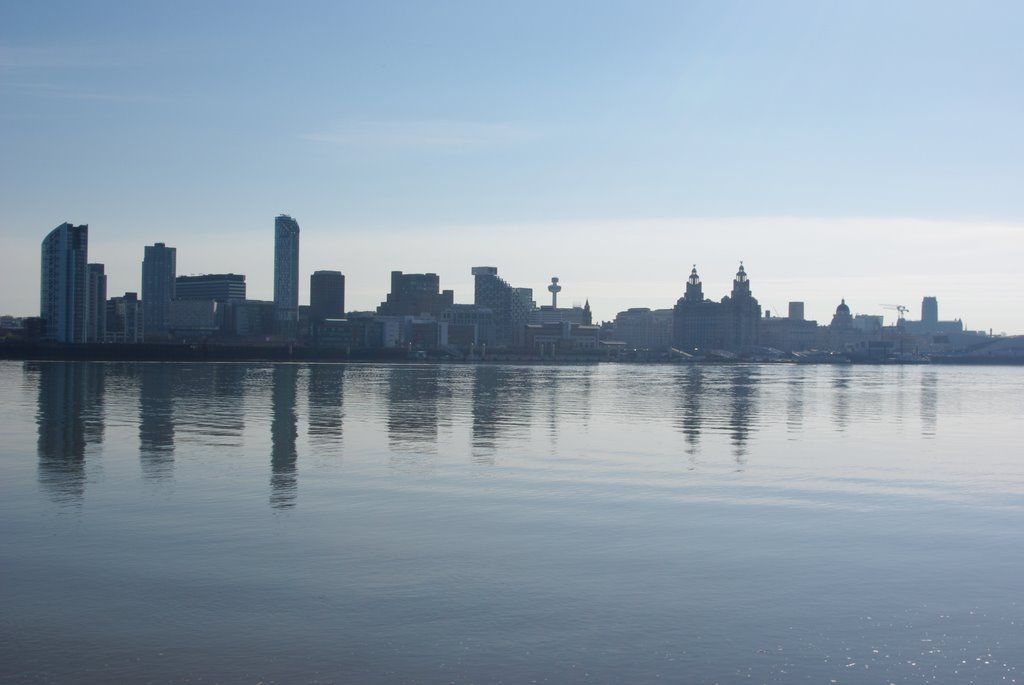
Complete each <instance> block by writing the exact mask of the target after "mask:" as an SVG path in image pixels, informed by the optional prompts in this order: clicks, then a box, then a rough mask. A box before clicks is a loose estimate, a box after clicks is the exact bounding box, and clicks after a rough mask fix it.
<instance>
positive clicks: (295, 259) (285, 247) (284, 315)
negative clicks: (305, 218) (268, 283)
mask: <svg viewBox="0 0 1024 685" xmlns="http://www.w3.org/2000/svg"><path fill="white" fill-rule="evenodd" d="M274 317H275V319H276V321H277V322H278V324H279V326H278V328H279V330H280V332H281V333H284V334H286V335H294V334H295V328H296V326H297V324H298V321H299V222H297V221H296V220H295V219H293V218H291V217H290V216H288V215H287V214H281V215H280V216H278V217H277V218H275V219H274Z"/></svg>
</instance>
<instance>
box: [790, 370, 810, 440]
mask: <svg viewBox="0 0 1024 685" xmlns="http://www.w3.org/2000/svg"><path fill="white" fill-rule="evenodd" d="M788 375H789V378H788V380H787V382H786V430H787V431H788V432H790V433H798V432H800V431H801V430H802V429H803V427H804V412H805V411H806V407H805V402H806V400H805V397H806V394H807V383H808V379H807V375H808V371H807V370H806V369H805V368H802V367H799V366H798V367H795V368H791V369H789V374H788Z"/></svg>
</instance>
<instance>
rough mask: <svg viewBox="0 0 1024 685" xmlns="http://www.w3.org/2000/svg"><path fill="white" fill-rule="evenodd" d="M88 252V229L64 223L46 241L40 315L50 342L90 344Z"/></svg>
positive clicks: (41, 270) (43, 249)
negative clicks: (87, 340)
mask: <svg viewBox="0 0 1024 685" xmlns="http://www.w3.org/2000/svg"><path fill="white" fill-rule="evenodd" d="M88 251H89V226H88V225H82V226H72V225H71V224H69V223H63V224H61V225H60V226H58V227H57V228H55V229H53V230H52V231H50V233H49V234H48V235H47V236H46V237H45V238H44V239H43V245H42V265H41V269H40V281H41V283H40V286H41V287H40V302H39V315H40V317H41V318H42V319H43V320H44V322H45V326H46V333H45V337H46V338H48V339H50V340H56V341H57V342H67V343H81V342H85V341H86V337H87V325H86V320H87V315H88V308H89V304H88V290H89V277H88V271H87V267H86V264H87V262H88V261H89V260H88Z"/></svg>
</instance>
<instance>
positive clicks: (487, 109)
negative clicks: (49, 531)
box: [0, 2, 1024, 333]
mask: <svg viewBox="0 0 1024 685" xmlns="http://www.w3.org/2000/svg"><path fill="white" fill-rule="evenodd" d="M1022 20H1024V7H1020V6H1018V5H1017V4H1014V3H1009V2H990V3H981V4H975V5H971V6H970V7H966V6H961V5H956V4H952V3H948V4H947V3H924V2H908V3H905V4H901V5H899V6H897V7H890V6H887V5H886V4H884V3H875V2H865V3H858V4H856V5H855V6H842V5H827V6H821V5H818V4H814V3H809V2H788V3H773V4H770V5H769V4H767V3H766V4H755V3H728V2H726V3H702V2H694V3H685V4H682V3H657V2H652V3H650V4H647V5H644V6H643V7H642V8H639V9H638V8H636V7H631V6H629V5H627V4H625V3H621V4H619V3H611V4H605V5H602V6H599V7H598V6H593V5H592V4H588V3H574V2H567V3H560V4H558V5H557V6H554V7H550V6H545V5H543V4H540V3H524V4H517V6H515V7H504V6H500V5H481V4H476V5H474V4H470V3H450V4H446V5H438V6H418V5H413V4H408V5H406V4H402V3H380V4H375V5H374V6H372V7H359V6H341V7H335V6H333V5H331V4H328V3H309V4H307V5H303V6H302V7H300V8H287V9H286V8H283V7H280V6H274V5H272V4H267V3H256V4H247V5H245V6H244V8H243V7H242V6H230V5H221V6H217V7H208V6H206V5H202V4H199V3H184V4H181V5H176V6H175V7H174V8H167V7H137V6H135V5H134V4H132V3H120V2H111V3H104V4H103V5H99V6H80V5H76V4H75V3H56V4H53V5H48V6H47V7H45V8H42V7H38V6H35V5H34V4H10V5H8V6H5V7H3V8H0V122H3V126H0V150H2V152H3V159H4V163H2V164H0V236H2V238H3V241H4V245H5V250H4V253H5V256H4V260H3V267H4V268H3V269H0V273H2V275H0V289H2V292H4V296H3V297H2V298H0V313H9V314H14V315H22V316H24V315H34V314H37V313H38V308H39V302H38V293H36V292H35V290H36V289H35V288H34V287H33V288H30V289H26V288H24V287H23V284H24V283H26V282H30V283H37V282H38V278H39V244H40V240H41V238H42V236H43V235H45V234H46V232H47V231H49V230H51V229H52V228H53V227H54V226H56V225H58V224H59V223H61V222H62V221H70V222H72V223H74V224H83V223H84V224H89V225H90V229H91V231H90V232H91V236H90V243H91V245H90V260H91V261H93V262H101V263H104V264H105V265H106V271H107V274H108V277H109V284H108V292H109V293H110V294H118V293H121V292H124V291H139V290H140V289H141V288H140V269H141V262H142V246H143V245H147V244H154V243H156V242H165V243H167V244H168V245H170V246H173V247H175V248H178V255H179V269H178V272H179V273H181V274H190V273H203V272H207V273H209V272H226V271H234V272H236V273H245V274H246V276H247V283H248V285H249V289H250V296H251V297H253V298H259V299H266V300H270V299H272V295H273V292H272V291H273V283H272V279H273V248H272V244H271V240H270V238H269V235H270V229H269V218H271V217H273V216H275V215H277V214H281V213H287V214H291V215H292V216H294V217H296V219H297V220H298V222H299V223H300V224H301V225H302V231H303V234H302V243H301V245H302V247H301V249H302V257H301V260H300V267H301V269H300V274H299V279H298V280H299V283H300V284H301V285H300V292H301V293H302V294H301V297H300V301H301V302H302V303H307V302H308V292H306V291H307V290H308V288H307V284H308V282H309V276H310V274H311V273H312V272H314V271H317V270H339V271H341V272H343V273H344V274H345V275H346V279H347V286H346V299H347V300H348V308H349V309H352V310H357V309H372V308H374V307H376V305H377V304H379V302H380V301H381V300H382V299H383V295H384V294H385V293H386V292H387V287H388V277H389V273H390V271H391V270H402V271H405V272H407V273H420V272H436V273H438V274H439V275H440V276H441V282H442V286H443V287H445V288H450V289H453V290H454V291H455V297H456V301H457V302H471V301H472V277H471V275H470V273H469V269H470V268H471V267H472V266H475V265H481V264H488V265H493V266H497V267H498V269H499V273H500V274H501V275H502V277H503V278H506V279H507V280H508V281H509V282H511V283H515V284H517V285H522V286H528V287H533V288H534V289H535V291H538V292H542V291H543V289H544V288H545V287H546V286H547V284H548V282H549V281H550V277H551V276H558V277H559V278H561V279H562V285H563V287H564V290H563V292H562V294H561V297H560V301H563V302H564V303H565V304H571V303H573V302H580V303H582V302H583V301H584V300H586V299H588V298H589V300H590V302H591V305H592V307H593V308H594V315H595V318H596V319H598V320H609V319H611V318H613V317H614V315H615V313H616V312H617V311H620V310H624V309H627V308H629V307H636V306H645V307H651V308H663V307H671V306H672V304H674V302H675V300H676V299H677V298H678V297H680V296H681V294H682V291H683V287H684V284H685V280H686V276H687V274H688V273H689V269H690V268H691V266H692V264H694V263H696V264H697V265H698V268H699V270H700V273H701V276H702V278H703V279H704V282H705V292H706V294H707V296H708V297H710V298H711V299H715V300H717V299H719V298H720V297H721V296H723V295H724V294H726V293H727V292H728V290H729V283H730V281H731V277H732V274H733V273H734V272H735V268H736V264H737V263H738V262H739V261H741V260H742V261H744V263H745V264H746V266H747V270H748V271H749V273H750V277H751V282H752V284H753V289H754V291H755V293H756V296H757V297H758V299H759V300H760V301H761V302H762V304H763V305H764V306H765V307H766V308H769V309H771V310H772V311H773V312H784V311H785V308H786V304H787V302H788V301H790V300H801V301H804V302H806V303H807V316H808V318H814V319H817V320H819V321H823V320H824V321H827V319H828V317H830V316H831V314H832V312H834V310H835V306H836V305H837V304H838V302H839V301H840V299H842V298H846V301H847V302H848V303H849V304H850V306H851V308H852V309H853V310H854V312H856V313H869V314H870V313H879V314H886V321H887V322H891V321H892V319H893V318H894V317H893V315H892V313H891V312H889V311H888V310H883V309H882V308H881V306H880V305H881V304H882V303H894V304H903V305H906V306H907V307H909V308H910V310H911V312H916V311H917V309H918V307H919V303H920V301H921V298H922V297H923V296H926V295H934V296H936V297H938V299H939V304H940V316H941V317H942V318H944V319H945V318H954V317H960V318H963V320H964V323H965V325H966V326H967V327H968V328H971V329H984V330H988V329H989V328H991V329H993V330H994V331H995V332H997V333H998V332H1007V333H1021V332H1024V310H1022V308H1021V307H1020V306H1019V304H1018V302H1017V300H1016V290H1017V288H1018V287H1019V284H1018V280H1019V278H1020V275H1021V269H1020V267H1019V265H1018V264H1017V263H1016V260H1015V259H1014V256H1015V255H1016V254H1018V253H1019V252H1020V248H1021V246H1022V245H1024V195H1022V194H1021V193H1020V192H1019V188H1020V187H1021V185H1022V181H1024V134H1022V132H1021V130H1020V127H1019V124H1018V122H1019V121H1020V120H1021V118H1022V114H1024V91H1022V89H1021V88H1020V87H1019V81H1020V77H1019V74H1021V73H1024V48H1021V47H1020V46H1019V45H1018V44H1019V40H1018V39H1017V37H1018V35H1019V29H1020V27H1021V26H1024V21H1022ZM275 46H283V47H282V48H281V49H278V48H277V47H275ZM550 234H553V235H550ZM765 234H767V235H765ZM211 235H217V236H218V239H217V240H215V241H212V240H210V236H211ZM26 290H27V292H26ZM535 299H537V300H538V303H540V302H541V301H542V299H543V298H542V297H541V296H540V295H538V296H537V297H536V298H535Z"/></svg>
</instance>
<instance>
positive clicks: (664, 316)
mask: <svg viewBox="0 0 1024 685" xmlns="http://www.w3.org/2000/svg"><path fill="white" fill-rule="evenodd" d="M672 315H673V312H672V310H671V309H655V310H651V309H649V308H647V307H633V308H631V309H627V310H626V311H624V312H619V313H618V314H616V315H615V327H614V333H612V335H611V337H612V339H613V340H617V341H621V342H624V343H626V347H628V348H630V349H634V350H661V351H664V350H667V349H668V348H669V347H671V345H672Z"/></svg>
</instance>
